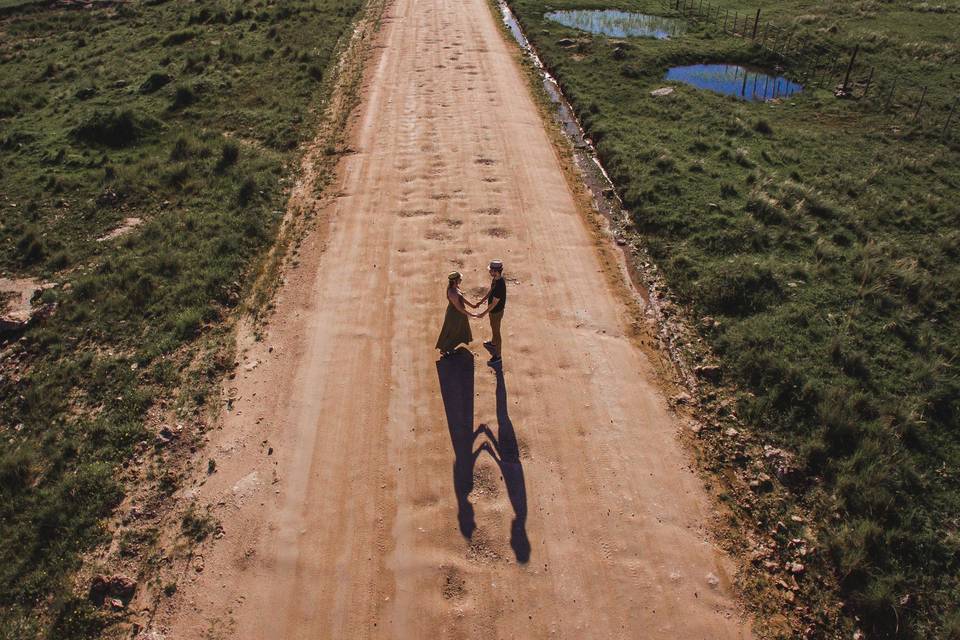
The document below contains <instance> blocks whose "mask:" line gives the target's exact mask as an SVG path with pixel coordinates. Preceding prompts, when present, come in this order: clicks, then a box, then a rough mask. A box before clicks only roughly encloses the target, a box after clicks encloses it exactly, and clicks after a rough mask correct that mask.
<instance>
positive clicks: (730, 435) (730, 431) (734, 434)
mask: <svg viewBox="0 0 960 640" xmlns="http://www.w3.org/2000/svg"><path fill="white" fill-rule="evenodd" d="M723 433H724V435H726V436H727V437H728V438H736V437H737V436H738V435H740V432H739V431H737V430H736V429H734V428H733V427H729V428H728V429H727V430H726V431H724V432H723Z"/></svg>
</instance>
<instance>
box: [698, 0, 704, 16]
mask: <svg viewBox="0 0 960 640" xmlns="http://www.w3.org/2000/svg"><path fill="white" fill-rule="evenodd" d="M701 14H703V0H700V6H699V7H698V8H697V15H698V16H699V15H701Z"/></svg>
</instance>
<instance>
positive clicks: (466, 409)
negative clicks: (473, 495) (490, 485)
mask: <svg viewBox="0 0 960 640" xmlns="http://www.w3.org/2000/svg"><path fill="white" fill-rule="evenodd" d="M473 376H474V362H473V354H472V353H470V351H469V350H468V349H465V348H463V347H460V348H459V349H457V350H456V351H454V352H453V354H451V355H449V356H447V357H446V358H441V359H440V360H439V361H438V362H437V377H438V378H439V379H440V395H441V397H442V398H443V408H444V410H445V411H446V413H447V427H448V428H449V429H450V441H451V443H452V444H453V455H454V460H453V490H454V492H455V493H456V495H457V520H459V522H460V533H462V534H463V535H464V537H467V538H469V537H470V536H472V535H473V530H474V529H475V528H476V522H475V521H474V518H473V505H472V504H470V492H471V491H473V466H474V463H476V461H477V456H478V455H479V454H480V450H479V449H478V450H477V451H476V452H474V450H473V442H474V440H476V439H477V436H478V435H480V433H481V430H480V429H477V430H476V431H474V429H473Z"/></svg>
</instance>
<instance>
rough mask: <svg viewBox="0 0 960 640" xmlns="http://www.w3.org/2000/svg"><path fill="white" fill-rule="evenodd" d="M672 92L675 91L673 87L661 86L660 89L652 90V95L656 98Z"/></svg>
mask: <svg viewBox="0 0 960 640" xmlns="http://www.w3.org/2000/svg"><path fill="white" fill-rule="evenodd" d="M671 93H673V87H660V88H659V89H654V90H653V91H651V92H650V95H652V96H653V97H655V98H659V97H661V96H668V95H670V94H671Z"/></svg>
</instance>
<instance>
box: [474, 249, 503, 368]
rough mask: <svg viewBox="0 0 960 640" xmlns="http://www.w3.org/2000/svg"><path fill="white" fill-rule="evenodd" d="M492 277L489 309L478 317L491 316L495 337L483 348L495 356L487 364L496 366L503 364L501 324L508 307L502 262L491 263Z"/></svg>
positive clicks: (488, 296) (491, 325)
mask: <svg viewBox="0 0 960 640" xmlns="http://www.w3.org/2000/svg"><path fill="white" fill-rule="evenodd" d="M490 277H491V278H493V280H492V281H491V282H490V290H489V291H487V296H486V298H487V308H486V309H484V311H483V312H482V313H481V314H480V315H478V316H477V317H478V318H482V317H483V316H484V315H486V314H488V313H489V314H490V330H491V332H492V333H493V337H492V338H491V339H490V340H489V341H488V342H484V343H483V346H485V347H487V348H488V349H489V350H490V353H491V355H492V356H493V357H492V358H490V360H489V361H488V362H487V364H490V365H495V364H499V363H500V362H501V357H500V356H501V352H500V348H501V346H502V345H503V340H502V338H501V337H500V322H501V321H502V320H503V309H504V307H506V305H507V283H506V281H505V280H504V279H503V262H502V261H500V260H493V261H491V262H490ZM481 302H483V301H482V300H478V301H477V304H476V305H475V306H479V305H480V304H481Z"/></svg>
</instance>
